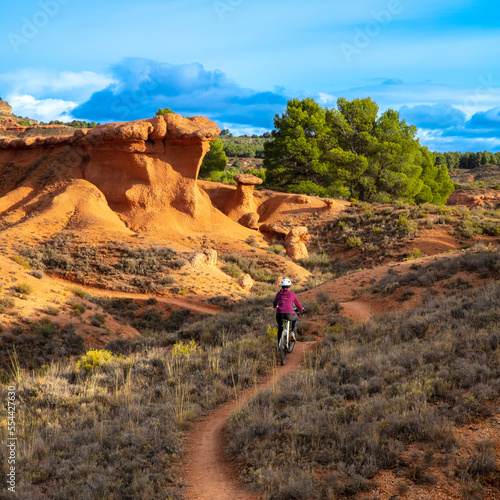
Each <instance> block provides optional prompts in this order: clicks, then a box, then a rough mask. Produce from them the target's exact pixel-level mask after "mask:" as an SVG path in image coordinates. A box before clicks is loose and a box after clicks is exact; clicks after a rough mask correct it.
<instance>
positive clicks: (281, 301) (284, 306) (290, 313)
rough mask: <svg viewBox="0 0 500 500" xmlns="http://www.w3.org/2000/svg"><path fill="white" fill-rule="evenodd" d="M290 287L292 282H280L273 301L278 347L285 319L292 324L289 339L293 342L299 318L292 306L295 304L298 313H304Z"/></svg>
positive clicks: (286, 280)
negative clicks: (279, 287) (279, 288)
mask: <svg viewBox="0 0 500 500" xmlns="http://www.w3.org/2000/svg"><path fill="white" fill-rule="evenodd" d="M291 286H292V282H291V281H290V280H289V279H288V278H285V279H283V280H281V290H280V291H279V292H278V293H277V294H276V297H275V298H274V301H273V307H275V308H276V307H277V309H276V321H277V322H278V346H279V343H280V340H281V334H282V333H283V320H285V319H287V320H289V321H291V322H292V333H291V339H292V340H293V341H295V332H296V331H297V325H298V324H299V318H298V316H297V315H296V314H295V311H294V310H293V305H294V304H295V306H296V307H297V309H298V310H299V311H300V312H304V308H303V307H302V304H301V303H300V302H299V299H298V298H297V295H295V294H294V293H293V292H292V291H291V290H290V287H291Z"/></svg>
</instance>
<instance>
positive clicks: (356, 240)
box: [346, 236, 363, 248]
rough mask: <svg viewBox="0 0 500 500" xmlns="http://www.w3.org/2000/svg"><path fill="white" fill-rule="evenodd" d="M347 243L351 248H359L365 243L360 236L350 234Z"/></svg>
mask: <svg viewBox="0 0 500 500" xmlns="http://www.w3.org/2000/svg"><path fill="white" fill-rule="evenodd" d="M346 243H347V246H348V247H349V248H357V247H360V246H361V245H362V244H363V242H362V241H361V238H360V237H359V236H349V238H347V242H346Z"/></svg>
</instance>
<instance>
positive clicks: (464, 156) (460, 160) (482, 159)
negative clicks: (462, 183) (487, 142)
mask: <svg viewBox="0 0 500 500" xmlns="http://www.w3.org/2000/svg"><path fill="white" fill-rule="evenodd" d="M434 155H435V156H436V163H437V164H439V165H446V167H447V168H448V170H449V171H450V172H453V171H454V170H455V169H457V168H463V169H471V168H476V167H484V166H486V165H500V153H490V152H488V151H480V152H478V153H471V152H467V153H457V152H448V153H434Z"/></svg>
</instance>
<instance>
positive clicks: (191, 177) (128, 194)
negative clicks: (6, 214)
mask: <svg viewBox="0 0 500 500" xmlns="http://www.w3.org/2000/svg"><path fill="white" fill-rule="evenodd" d="M219 133H220V130H219V128H218V127H217V125H215V123H213V122H211V121H210V120H208V119H207V118H203V117H193V118H182V117H181V116H180V115H177V114H174V113H172V114H168V115H164V116H158V117H155V118H152V119H146V120H140V121H135V122H126V123H112V124H107V125H101V126H98V127H96V128H94V129H82V130H77V131H76V132H74V133H73V135H67V136H50V137H24V138H18V139H8V138H6V139H0V173H1V174H2V175H3V174H4V173H5V172H6V171H8V174H9V178H12V182H11V183H8V184H10V188H12V186H14V187H17V185H19V184H20V183H22V181H23V179H25V178H26V177H27V176H28V174H29V175H32V174H33V172H34V171H35V170H36V169H37V168H38V167H40V165H42V164H44V165H46V167H47V168H45V176H46V177H47V175H48V174H47V170H48V165H49V164H50V171H51V172H53V173H55V174H56V175H57V176H58V178H59V180H62V179H64V178H67V179H75V178H81V179H84V180H86V181H88V182H90V183H92V184H93V185H95V186H96V187H97V188H98V189H99V190H100V191H101V192H102V193H103V194H104V196H105V198H106V200H107V203H108V204H109V206H110V207H111V209H112V210H113V211H115V212H117V213H118V214H119V215H120V218H122V220H125V221H126V223H127V226H128V227H130V228H131V229H133V230H135V231H138V230H144V229H143V228H148V227H151V226H154V225H155V224H160V223H161V224H165V222H166V220H165V219H166V218H168V217H169V215H168V214H169V212H171V210H172V209H174V210H176V211H178V212H180V213H182V214H185V215H187V216H189V217H191V218H202V217H203V216H205V217H206V216H207V210H210V209H211V204H210V201H209V200H208V197H207V196H206V195H205V194H204V193H202V192H201V191H200V190H199V189H198V186H197V184H196V178H197V176H198V171H199V168H200V165H201V161H202V159H203V156H204V155H205V153H206V152H207V150H208V149H209V143H210V141H212V140H213V139H215V138H216V137H217V136H218V135H219ZM2 187H6V188H7V189H9V186H7V184H5V186H2ZM1 195H2V193H0V196H1Z"/></svg>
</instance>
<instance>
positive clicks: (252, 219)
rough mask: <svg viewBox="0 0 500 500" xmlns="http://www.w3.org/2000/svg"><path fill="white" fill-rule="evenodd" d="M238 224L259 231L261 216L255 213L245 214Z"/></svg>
mask: <svg viewBox="0 0 500 500" xmlns="http://www.w3.org/2000/svg"><path fill="white" fill-rule="evenodd" d="M238 224H241V225H242V226H245V227H248V229H259V214H257V213H255V212H252V213H249V214H245V215H243V216H242V217H240V219H239V220H238Z"/></svg>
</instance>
